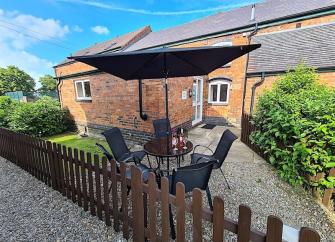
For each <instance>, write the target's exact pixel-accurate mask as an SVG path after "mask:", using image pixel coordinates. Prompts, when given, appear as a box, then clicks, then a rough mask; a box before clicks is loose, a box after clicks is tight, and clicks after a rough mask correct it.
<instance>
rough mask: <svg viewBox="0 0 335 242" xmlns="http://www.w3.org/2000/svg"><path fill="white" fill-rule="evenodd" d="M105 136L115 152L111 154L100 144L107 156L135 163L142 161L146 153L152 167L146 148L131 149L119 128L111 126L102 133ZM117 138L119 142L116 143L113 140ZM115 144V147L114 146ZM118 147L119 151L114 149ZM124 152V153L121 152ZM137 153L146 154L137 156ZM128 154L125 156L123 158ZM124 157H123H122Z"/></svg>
mask: <svg viewBox="0 0 335 242" xmlns="http://www.w3.org/2000/svg"><path fill="white" fill-rule="evenodd" d="M102 135H103V136H105V138H106V141H107V143H108V145H109V147H110V149H111V151H112V153H113V154H110V153H109V152H108V151H107V150H106V149H105V148H104V147H103V146H102V145H101V144H99V146H98V147H99V148H100V150H101V151H102V152H103V153H104V154H105V155H106V157H114V159H115V160H116V161H118V162H126V163H128V162H134V163H135V164H139V163H141V161H142V159H143V157H144V156H145V155H146V156H147V158H148V162H149V166H150V168H151V167H152V166H151V163H150V159H149V156H148V154H146V152H145V151H144V150H142V151H134V152H132V151H130V149H129V148H128V147H127V145H126V142H125V141H124V138H123V135H122V133H121V130H120V129H119V128H116V127H114V128H111V129H109V130H106V131H104V132H103V133H102ZM114 139H116V140H117V142H118V143H115V142H114V141H113V140H114ZM113 146H115V147H113ZM101 147H103V148H101ZM114 148H115V149H116V150H117V151H118V152H115V151H114V150H113V149H114ZM120 152H122V154H119V153H120ZM136 153H142V155H143V153H144V154H145V155H144V156H143V157H138V156H136ZM124 156H126V157H125V158H123V157H124ZM121 158H123V159H121Z"/></svg>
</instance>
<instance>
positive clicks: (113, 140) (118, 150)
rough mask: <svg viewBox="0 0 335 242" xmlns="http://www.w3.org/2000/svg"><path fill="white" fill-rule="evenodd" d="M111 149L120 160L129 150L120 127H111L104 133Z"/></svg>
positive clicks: (116, 158)
mask: <svg viewBox="0 0 335 242" xmlns="http://www.w3.org/2000/svg"><path fill="white" fill-rule="evenodd" d="M102 135H103V136H105V138H106V141H107V143H108V145H109V148H110V149H111V151H112V153H113V156H114V158H115V160H117V161H119V159H120V158H121V156H122V155H124V154H126V153H128V152H129V149H128V147H127V145H126V142H125V141H124V139H123V136H122V133H121V130H120V129H119V128H116V127H114V128H111V129H108V130H106V131H104V132H103V133H102Z"/></svg>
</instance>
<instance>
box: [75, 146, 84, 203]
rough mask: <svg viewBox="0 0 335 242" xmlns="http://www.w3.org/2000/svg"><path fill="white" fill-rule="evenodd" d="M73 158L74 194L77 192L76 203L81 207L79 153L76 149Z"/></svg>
mask: <svg viewBox="0 0 335 242" xmlns="http://www.w3.org/2000/svg"><path fill="white" fill-rule="evenodd" d="M73 157H74V167H75V174H76V192H77V202H78V205H79V206H80V207H81V206H82V205H83V204H82V199H81V184H80V170H79V166H80V162H79V158H78V157H79V153H78V149H73Z"/></svg>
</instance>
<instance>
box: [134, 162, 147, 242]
mask: <svg viewBox="0 0 335 242" xmlns="http://www.w3.org/2000/svg"><path fill="white" fill-rule="evenodd" d="M131 200H132V209H133V211H132V212H133V228H134V241H135V242H142V241H144V211H143V187H142V173H141V171H140V170H139V169H138V168H136V167H135V166H132V167H131Z"/></svg>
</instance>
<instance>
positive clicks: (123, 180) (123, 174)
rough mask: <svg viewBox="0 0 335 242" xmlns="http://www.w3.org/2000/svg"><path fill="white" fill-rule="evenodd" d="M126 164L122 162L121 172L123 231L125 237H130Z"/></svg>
mask: <svg viewBox="0 0 335 242" xmlns="http://www.w3.org/2000/svg"><path fill="white" fill-rule="evenodd" d="M126 169H127V168H126V164H125V163H123V162H122V163H121V165H120V174H121V200H122V220H123V223H122V233H123V238H125V239H127V240H128V239H129V224H128V186H127V178H126Z"/></svg>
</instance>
